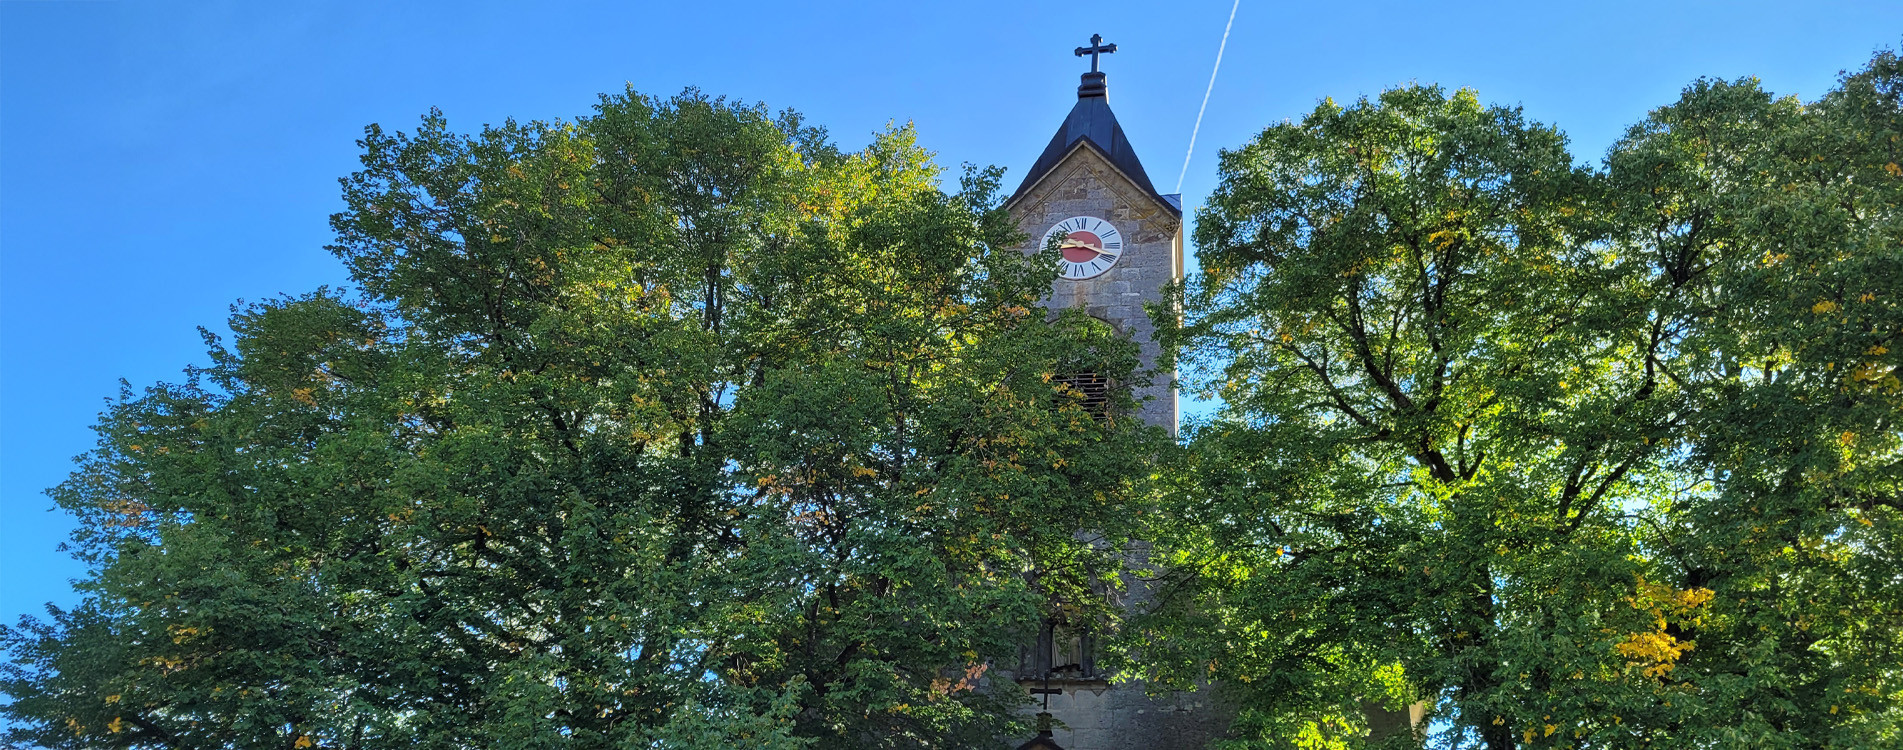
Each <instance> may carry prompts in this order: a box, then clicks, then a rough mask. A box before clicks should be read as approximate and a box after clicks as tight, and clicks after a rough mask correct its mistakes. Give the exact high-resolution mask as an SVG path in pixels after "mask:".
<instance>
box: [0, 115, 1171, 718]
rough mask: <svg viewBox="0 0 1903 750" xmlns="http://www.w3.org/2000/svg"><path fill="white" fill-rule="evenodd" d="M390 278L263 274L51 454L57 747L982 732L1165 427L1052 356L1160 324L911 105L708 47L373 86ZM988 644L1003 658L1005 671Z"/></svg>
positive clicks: (21, 645) (348, 219)
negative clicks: (1004, 198)
mask: <svg viewBox="0 0 1903 750" xmlns="http://www.w3.org/2000/svg"><path fill="white" fill-rule="evenodd" d="M361 144H362V147H363V151H364V154H363V169H362V170H361V171H359V172H357V173H355V174H353V175H351V176H350V177H349V178H347V179H345V180H343V187H344V197H345V200H346V204H347V208H346V210H345V211H343V212H342V213H340V214H337V215H336V216H335V217H333V225H334V226H335V228H336V231H337V237H338V239H337V243H336V245H335V247H334V248H333V250H334V251H335V253H336V254H337V255H338V256H339V257H340V258H341V259H342V260H343V261H344V262H346V263H347V264H348V265H349V268H350V270H351V273H352V276H353V278H354V280H355V283H356V284H357V285H359V286H360V287H361V289H362V290H363V292H364V297H363V300H362V301H351V300H348V299H346V298H345V297H344V296H343V295H341V294H339V293H336V292H332V291H328V290H320V291H318V292H316V293H312V294H309V295H305V296H300V297H288V298H284V299H279V300H274V301H271V302H266V303H262V304H255V305H250V306H246V307H242V308H236V309H235V311H234V315H233V317H232V329H233V331H234V333H235V338H234V339H233V341H232V343H231V344H230V345H226V344H224V343H222V342H219V341H217V340H216V339H214V338H212V337H210V336H209V335H208V336H207V338H208V341H209V342H210V345H211V358H212V359H211V364H210V366H209V367H205V368H201V369H197V370H194V371H192V374H191V377H190V378H189V379H188V380H187V381H186V382H185V383H183V384H178V385H161V386H156V387H153V388H149V389H146V390H145V391H143V392H141V393H133V392H131V391H129V390H128V392H127V393H125V394H124V395H123V396H122V398H121V399H120V400H119V402H118V403H116V404H115V405H113V406H112V407H111V409H110V410H109V411H108V412H107V413H106V414H105V415H104V417H103V418H102V421H101V423H100V426H99V428H98V429H99V435H100V440H99V448H98V449H97V450H96V451H94V452H93V453H92V454H90V455H89V456H86V457H83V458H82V460H81V465H80V468H79V470H78V471H77V472H75V473H74V474H73V476H72V478H71V479H70V480H69V481H67V482H66V483H65V484H63V485H61V486H60V487H59V488H58V489H57V490H55V491H54V493H53V494H54V496H55V498H56V499H57V500H58V502H59V504H60V505H61V506H62V507H64V508H66V509H68V510H69V511H71V512H73V513H75V514H77V516H78V517H79V518H80V520H81V522H82V530H81V532H80V534H79V536H78V537H77V538H76V540H75V549H76V551H77V552H78V553H79V554H81V555H82V556H84V557H85V558H86V559H87V560H89V561H90V562H91V563H93V565H94V574H93V575H92V577H90V578H89V579H88V580H86V581H84V582H83V584H82V589H83V591H84V592H85V593H86V595H87V597H86V601H85V603H84V604H83V605H82V606H80V607H79V608H77V609H75V610H73V611H70V612H64V611H58V610H55V611H53V613H52V618H51V619H50V620H49V621H46V622H41V621H35V620H27V621H23V622H22V623H21V624H20V625H19V626H18V627H16V628H9V629H6V630H5V631H4V633H0V637H3V639H4V642H5V644H6V646H7V648H8V650H9V651H10V652H11V653H12V655H13V664H12V665H11V666H10V667H8V668H7V671H6V673H5V678H6V679H5V682H4V683H0V685H3V686H4V689H5V691H6V693H7V694H8V695H9V696H10V697H11V699H12V701H13V702H12V703H11V704H10V705H8V706H6V707H5V708H0V712H3V713H4V714H6V715H8V716H10V717H11V718H12V719H13V720H14V721H15V722H16V723H17V726H16V728H14V729H12V730H11V732H10V734H9V735H8V739H9V740H10V741H12V742H17V743H33V744H38V745H41V746H45V747H49V748H61V747H73V748H77V747H128V748H186V747H190V748H206V747H233V748H259V747H282V748H289V749H291V750H297V749H300V748H311V747H314V748H327V747H337V748H371V747H405V748H408V747H415V748H464V747H483V748H543V747H558V746H559V747H576V748H609V747H616V748H632V747H642V748H648V747H669V748H711V747H740V746H745V747H761V748H796V747H828V748H833V747H946V746H970V745H979V744H985V743H987V742H996V741H1000V740H999V739H998V738H999V737H1001V736H1002V735H1004V734H1005V733H1007V732H1010V731H1015V730H1016V729H1018V727H1016V726H1015V724H1014V716H1015V714H1014V710H1015V708H1016V706H1017V705H1018V703H1019V702H1020V701H1021V700H1022V699H1023V694H1022V692H1021V691H1019V690H1018V689H1017V687H1016V686H1015V685H1014V684H1011V683H1010V682H1008V681H996V680H988V679H987V677H986V672H987V669H988V667H989V666H990V665H992V664H994V663H997V662H1000V661H1006V662H1015V660H1016V658H1017V654H1018V650H1019V648H1020V646H1021V644H1023V643H1024V642H1026V640H1027V639H1028V638H1029V637H1030V634H1031V633H1032V632H1033V629H1034V628H1035V627H1036V624H1037V623H1038V621H1039V618H1040V613H1041V612H1042V611H1043V610H1044V609H1045V608H1047V607H1049V606H1052V602H1054V601H1064V600H1065V599H1066V598H1067V597H1068V598H1071V599H1076V598H1078V597H1077V596H1076V595H1077V592H1079V591H1081V590H1084V588H1085V587H1087V586H1089V585H1091V582H1092V580H1093V577H1094V576H1097V575H1100V574H1102V573H1103V572H1104V571H1105V570H1107V568H1106V566H1107V565H1109V564H1111V563H1112V562H1114V560H1113V559H1111V557H1110V556H1109V555H1108V554H1107V553H1106V552H1105V549H1106V548H1105V547H1103V546H1093V545H1091V544H1088V543H1086V541H1085V540H1080V539H1079V538H1078V537H1077V536H1076V535H1074V534H1073V530H1074V529H1077V528H1093V529H1100V530H1102V532H1103V533H1104V534H1105V535H1106V537H1107V538H1108V539H1110V540H1111V541H1112V542H1113V543H1114V542H1115V541H1116V540H1117V539H1120V538H1121V535H1122V534H1124V533H1125V531H1126V528H1125V527H1126V525H1127V521H1126V520H1125V519H1127V518H1129V517H1131V516H1132V515H1133V514H1131V513H1130V512H1128V508H1127V505H1128V503H1130V502H1131V486H1132V481H1133V477H1134V476H1136V473H1137V472H1138V471H1140V470H1141V468H1142V467H1140V466H1138V465H1137V464H1136V461H1137V459H1136V458H1134V457H1136V456H1140V455H1143V453H1144V451H1145V450H1147V449H1146V448H1145V446H1147V445H1149V444H1150V443H1151V442H1152V441H1153V440H1154V439H1155V437H1156V436H1155V435H1154V434H1153V431H1149V430H1145V429H1144V428H1141V427H1139V426H1138V425H1137V424H1136V423H1135V422H1134V420H1100V419H1095V418H1093V417H1092V415H1091V413H1090V412H1089V411H1087V410H1086V409H1084V408H1083V407H1082V406H1081V404H1080V403H1079V402H1078V399H1077V398H1076V397H1075V394H1072V393H1069V392H1066V391H1065V390H1064V389H1062V388H1061V387H1058V386H1054V385H1052V383H1051V377H1052V375H1053V373H1055V372H1058V371H1059V368H1061V367H1066V366H1071V365H1073V364H1074V363H1076V362H1077V361H1079V360H1088V361H1089V362H1090V363H1091V364H1092V366H1093V367H1095V368H1097V369H1098V370H1099V371H1102V372H1106V373H1111V374H1120V375H1126V376H1127V375H1128V374H1129V373H1130V372H1131V371H1132V369H1133V368H1134V367H1135V358H1134V354H1133V353H1132V350H1131V348H1130V347H1129V346H1128V345H1127V344H1126V343H1124V342H1121V341H1118V340H1115V339H1113V338H1105V337H1104V336H1102V335H1101V334H1100V333H1099V332H1097V331H1095V329H1093V328H1092V327H1091V326H1088V325H1085V324H1084V323H1083V322H1082V321H1079V320H1077V319H1075V318H1071V317H1063V318H1058V319H1055V320H1051V321H1047V319H1046V318H1045V316H1044V315H1043V313H1042V312H1041V311H1038V310H1035V309H1034V307H1033V305H1034V302H1035V300H1036V298H1037V297H1039V296H1040V295H1041V294H1042V293H1043V292H1044V291H1045V290H1046V289H1048V287H1049V284H1050V283H1051V280H1052V279H1053V278H1054V274H1055V263H1054V261H1053V260H1052V258H1051V257H1049V255H1048V254H1045V255H1038V256H1030V257H1027V256H1025V255H1024V254H1022V253H1021V252H1020V251H1018V250H1014V249H1011V248H1014V247H1016V246H1018V244H1019V242H1020V241H1021V238H1020V237H1018V236H1016V234H1015V231H1014V229H1012V227H1011V226H1010V225H1009V224H1008V222H1007V221H1006V218H1005V217H1004V215H1003V213H1002V211H1001V210H1000V209H999V208H998V207H997V202H996V198H995V188H996V186H997V185H996V182H997V178H998V172H997V171H996V170H974V171H970V172H968V174H967V175H966V177H965V179H964V181H963V182H962V183H961V186H960V188H959V189H958V190H957V191H956V192H952V193H947V192H943V191H941V189H940V187H939V184H940V180H939V171H938V169H937V168H936V167H934V166H933V165H932V163H931V160H930V155H929V154H928V153H926V152H925V151H923V150H922V149H920V148H919V147H918V146H917V145H916V143H915V142H914V139H913V134H912V132H911V131H910V130H909V129H906V128H898V129H891V130H888V131H886V132H883V133H880V134H879V135H878V136H877V137H876V138H875V140H874V141H873V143H872V144H871V145H870V146H868V147H866V148H865V149H864V150H861V151H858V152H855V153H844V152H841V151H839V150H838V149H836V148H835V147H833V146H832V145H830V144H829V143H828V142H827V139H826V135H825V133H824V132H823V131H821V130H818V129H816V128H813V127H810V126H807V125H805V124H804V123H803V122H802V121H801V120H800V118H799V117H798V116H797V115H795V114H792V113H790V112H789V113H786V114H782V115H780V116H778V117H772V116H769V114H768V113H767V112H766V111H765V110H764V109H763V108H760V107H757V106H743V105H739V104H733V103H728V102H725V101H723V100H720V99H710V98H708V97H705V96H702V95H700V94H698V93H697V92H694V91H691V90H690V91H689V92H687V93H684V94H682V95H680V96H677V97H674V98H671V99H657V98H652V97H644V96H640V95H636V94H634V93H632V92H630V93H628V94H626V95H621V96H610V97H604V98H603V99H602V101H601V103H600V105H599V107H598V108H597V110H596V111H595V113H594V114H593V115H591V116H589V117H585V118H581V119H579V120H577V121H575V122H572V123H560V122H558V123H527V124H519V123H515V122H509V123H505V124H503V125H500V126H495V127H485V128H484V129H483V130H482V131H481V132H480V133H479V134H475V135H461V134H457V133H455V132H452V131H451V130H450V128H449V126H448V125H447V123H446V121H445V120H444V118H443V117H442V116H441V115H440V114H436V113H433V114H431V115H430V116H428V117H426V118H425V119H424V120H423V122H422V125H421V126H420V127H419V128H418V129H417V130H416V132H415V133H413V134H388V133H385V132H384V131H382V130H381V129H379V128H377V127H374V126H373V127H371V128H369V129H368V130H367V131H366V135H365V137H364V139H363V140H362V142H361ZM981 688H982V689H981Z"/></svg>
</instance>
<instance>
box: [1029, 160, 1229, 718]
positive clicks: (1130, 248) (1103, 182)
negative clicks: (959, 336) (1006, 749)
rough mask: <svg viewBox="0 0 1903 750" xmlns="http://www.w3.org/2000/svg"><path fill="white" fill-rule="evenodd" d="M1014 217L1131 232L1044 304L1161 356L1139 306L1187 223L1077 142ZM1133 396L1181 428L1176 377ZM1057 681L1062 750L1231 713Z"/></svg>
mask: <svg viewBox="0 0 1903 750" xmlns="http://www.w3.org/2000/svg"><path fill="white" fill-rule="evenodd" d="M1011 213H1012V217H1013V218H1014V219H1016V220H1017V223H1018V228H1019V229H1020V230H1021V231H1023V232H1024V233H1025V234H1026V235H1029V236H1030V237H1031V239H1032V242H1033V243H1036V242H1038V241H1040V240H1041V239H1042V238H1043V237H1044V234H1045V233H1046V232H1048V231H1050V228H1051V227H1052V226H1054V225H1056V224H1057V222H1059V221H1063V220H1064V219H1068V218H1070V217H1073V216H1094V217H1097V218H1099V219H1104V220H1106V221H1109V222H1110V223H1112V224H1114V225H1115V226H1116V227H1117V231H1118V232H1120V233H1121V234H1123V235H1124V238H1125V240H1124V247H1123V254H1122V256H1120V257H1119V258H1118V260H1117V265H1116V266H1115V267H1113V268H1111V269H1110V270H1109V271H1106V272H1104V273H1103V274H1102V275H1100V276H1098V277H1096V278H1093V279H1086V280H1083V281H1067V280H1064V279H1058V280H1057V281H1056V282H1055V283H1054V284H1053V286H1052V289H1051V296H1050V299H1049V301H1048V304H1049V306H1050V307H1051V308H1052V309H1063V308H1073V307H1074V308H1082V309H1083V310H1084V311H1085V312H1086V313H1088V314H1090V315H1091V316H1094V317H1096V318H1098V319H1101V320H1103V321H1105V322H1107V323H1110V324H1111V325H1112V326H1115V327H1116V329H1117V331H1118V332H1120V333H1122V334H1124V335H1127V336H1129V337H1131V338H1132V339H1133V340H1135V341H1136V342H1137V343H1138V345H1139V346H1140V347H1141V352H1142V357H1143V364H1144V368H1145V369H1150V368H1153V367H1154V366H1155V363H1156V359H1157V356H1158V354H1159V351H1158V346H1157V344H1156V342H1155V341H1154V340H1153V336H1152V334H1153V333H1154V330H1155V326H1154V325H1152V324H1151V322H1150V318H1149V315H1148V313H1147V312H1146V311H1145V310H1144V308H1143V306H1144V305H1145V304H1146V303H1152V302H1161V301H1163V287H1164V286H1165V285H1167V284H1169V283H1170V282H1172V281H1175V280H1178V279H1181V278H1182V275H1183V235H1182V227H1183V223H1182V219H1181V218H1180V216H1179V214H1178V213H1177V212H1176V211H1175V210H1173V207H1170V206H1166V205H1164V204H1162V203H1161V202H1159V200H1158V199H1157V198H1155V197H1153V196H1151V195H1149V194H1148V193H1147V192H1145V191H1144V190H1142V189H1141V188H1138V187H1137V186H1136V185H1135V184H1133V183H1132V182H1131V181H1130V180H1129V179H1128V178H1126V177H1124V176H1123V175H1122V174H1121V173H1120V172H1118V171H1117V170H1116V169H1115V168H1114V167H1112V166H1111V165H1110V163H1109V162H1108V161H1107V160H1105V159H1104V158H1103V157H1102V156H1100V155H1099V154H1098V152H1096V151H1095V150H1093V149H1091V148H1089V147H1088V146H1084V145H1082V144H1079V146H1078V147H1077V148H1076V149H1075V150H1073V151H1071V153H1070V155H1069V156H1067V157H1066V158H1065V159H1064V160H1063V161H1061V162H1059V164H1058V166H1057V167H1056V168H1054V169H1052V170H1051V171H1050V173H1049V174H1048V175H1046V176H1045V177H1044V179H1042V180H1041V181H1039V182H1038V184H1037V185H1035V186H1033V187H1032V189H1031V190H1030V191H1029V192H1027V193H1025V194H1024V195H1023V196H1022V197H1020V198H1019V200H1018V201H1017V202H1016V203H1015V204H1013V205H1012V206H1011ZM1032 250H1033V248H1026V251H1027V252H1030V251H1032ZM1134 395H1135V396H1136V397H1137V400H1138V402H1139V407H1138V413H1137V416H1139V417H1140V418H1142V419H1143V420H1145V421H1147V422H1149V423H1151V424H1155V425H1159V426H1162V427H1164V428H1166V429H1168V430H1169V431H1170V432H1171V434H1175V432H1176V420H1177V409H1176V390H1175V383H1174V377H1173V373H1154V374H1152V376H1151V383H1150V384H1149V385H1148V386H1147V387H1143V388H1139V389H1137V390H1136V392H1135V394H1134ZM1126 554H1127V555H1128V556H1129V558H1130V563H1131V564H1132V565H1134V566H1137V567H1144V566H1147V565H1148V564H1149V545H1147V544H1141V543H1138V544H1134V545H1132V547H1131V549H1129V550H1126ZM1150 600H1151V598H1150V593H1149V591H1147V590H1145V589H1144V587H1142V586H1141V585H1133V586H1131V587H1130V588H1129V590H1128V592H1127V595H1126V597H1125V602H1124V604H1125V606H1128V607H1137V608H1141V607H1143V606H1146V605H1147V604H1148V603H1149V602H1150ZM1042 686H1043V685H1042V684H1041V683H1040V684H1036V685H1031V687H1042ZM1051 687H1052V688H1055V689H1061V690H1062V691H1063V692H1062V693H1060V694H1057V695H1052V696H1050V711H1051V714H1052V716H1053V717H1054V718H1055V719H1056V721H1057V722H1058V726H1057V727H1055V728H1054V730H1053V739H1055V740H1056V741H1057V743H1058V744H1059V745H1061V746H1063V747H1064V748H1065V749H1066V750H1191V749H1192V748H1202V747H1204V746H1206V745H1207V744H1208V742H1209V741H1210V740H1212V739H1215V738H1216V737H1217V736H1219V735H1220V733H1221V732H1222V731H1223V730H1224V729H1225V728H1226V727H1227V725H1228V713H1227V712H1226V711H1224V710H1223V709H1222V707H1221V706H1219V705H1217V703H1216V702H1215V701H1214V696H1213V694H1212V692H1211V691H1209V690H1203V691H1198V692H1193V693H1171V694H1166V695H1159V696H1149V695H1146V694H1145V692H1144V689H1143V686H1142V685H1141V684H1139V683H1122V684H1111V683H1108V682H1103V681H1074V682H1058V681H1053V682H1052V683H1051ZM1039 697H1042V696H1039ZM1035 710H1036V709H1030V711H1035Z"/></svg>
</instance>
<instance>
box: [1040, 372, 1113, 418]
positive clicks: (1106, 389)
mask: <svg viewBox="0 0 1903 750" xmlns="http://www.w3.org/2000/svg"><path fill="white" fill-rule="evenodd" d="M1051 382H1052V383H1055V384H1057V385H1058V392H1059V393H1064V394H1066V395H1069V396H1070V397H1072V398H1076V399H1080V400H1081V402H1082V404H1083V407H1084V408H1085V409H1088V410H1090V411H1091V412H1092V413H1094V414H1108V413H1109V412H1110V387H1111V384H1110V379H1109V378H1106V377H1104V376H1102V375H1099V374H1097V373H1094V372H1084V373H1071V374H1067V375H1058V376H1056V377H1053V378H1051Z"/></svg>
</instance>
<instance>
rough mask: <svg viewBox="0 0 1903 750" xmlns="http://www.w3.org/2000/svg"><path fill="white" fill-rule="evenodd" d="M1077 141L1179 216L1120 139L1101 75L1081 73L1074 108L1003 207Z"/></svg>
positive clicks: (1126, 140)
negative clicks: (1151, 182)
mask: <svg viewBox="0 0 1903 750" xmlns="http://www.w3.org/2000/svg"><path fill="white" fill-rule="evenodd" d="M1079 142H1081V143H1083V144H1084V145H1085V146H1087V147H1090V148H1095V149H1096V150H1097V153H1098V154H1099V155H1101V156H1102V157H1104V158H1105V159H1107V160H1109V161H1110V163H1111V164H1112V165H1115V166H1116V168H1117V169H1118V170H1121V171H1122V172H1123V174H1124V175H1126V176H1128V177H1129V178H1130V180H1131V181H1133V182H1135V183H1136V185H1137V187H1139V188H1142V189H1143V192H1144V193H1145V194H1147V195H1149V196H1150V197H1151V198H1154V199H1156V201H1157V202H1159V203H1162V204H1163V205H1165V206H1168V207H1170V208H1172V209H1174V210H1175V211H1176V213H1177V215H1179V216H1180V215H1182V213H1183V209H1182V207H1181V206H1180V205H1179V204H1177V203H1176V202H1174V201H1171V200H1170V199H1169V198H1168V197H1166V196H1164V195H1163V194H1161V193H1158V192H1156V186H1154V185H1151V184H1150V175H1149V174H1148V173H1145V172H1144V171H1143V162H1142V161H1139V160H1138V159H1137V152H1136V149H1133V148H1131V147H1130V139H1129V138H1126V137H1124V135H1123V126H1121V125H1118V124H1117V116H1116V115H1115V114H1114V113H1112V112H1111V111H1110V101H1109V99H1108V98H1107V97H1106V96H1105V95H1104V81H1103V74H1102V73H1085V74H1084V82H1083V85H1081V86H1078V87H1077V106H1074V107H1071V108H1070V116H1069V117H1066V118H1064V124H1063V125H1060V126H1058V128H1057V134H1056V135H1054V136H1051V143H1050V145H1048V146H1045V147H1044V153H1043V154H1042V155H1040V156H1038V157H1037V162H1036V163H1034V164H1032V165H1031V170H1030V171H1029V172H1026V173H1024V182H1023V183H1021V184H1019V185H1018V189H1017V192H1014V193H1012V194H1011V199H1010V200H1007V201H1005V204H1006V205H1010V204H1012V203H1016V202H1017V200H1018V199H1019V198H1022V197H1024V194H1025V192H1026V191H1029V190H1030V189H1031V186H1032V185H1035V184H1037V181H1038V180H1041V179H1043V178H1044V175H1046V174H1048V173H1049V172H1050V171H1051V170H1052V169H1055V168H1057V163H1058V162H1061V161H1063V160H1064V157H1066V156H1069V155H1070V152H1071V151H1072V150H1073V149H1075V148H1077V146H1078V144H1079Z"/></svg>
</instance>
